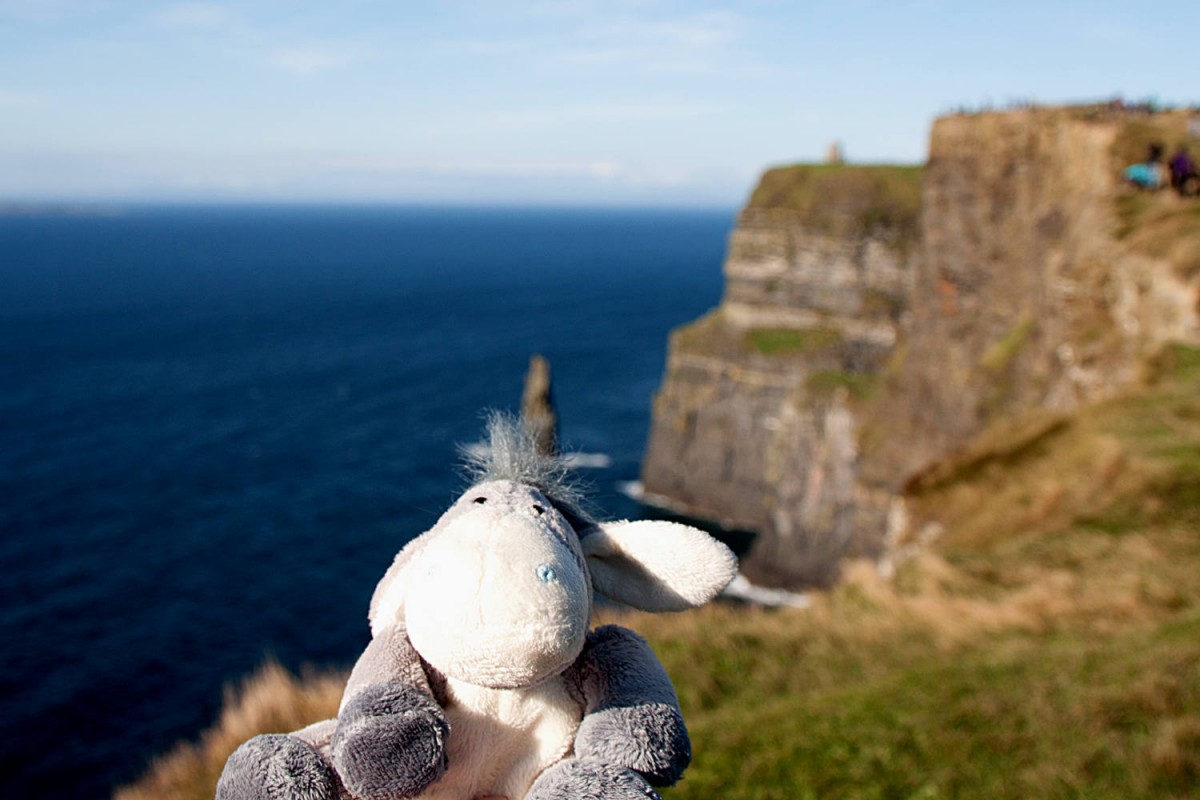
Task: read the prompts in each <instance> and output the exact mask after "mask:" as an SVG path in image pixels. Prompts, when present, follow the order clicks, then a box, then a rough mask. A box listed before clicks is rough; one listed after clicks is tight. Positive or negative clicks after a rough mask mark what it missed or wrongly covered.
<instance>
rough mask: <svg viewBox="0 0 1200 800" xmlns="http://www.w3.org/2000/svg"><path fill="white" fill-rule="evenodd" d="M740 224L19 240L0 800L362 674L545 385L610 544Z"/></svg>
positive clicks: (167, 219)
mask: <svg viewBox="0 0 1200 800" xmlns="http://www.w3.org/2000/svg"><path fill="white" fill-rule="evenodd" d="M732 224H733V212H732V211H727V210H721V211H716V210H714V211H697V210H687V211H664V210H655V211H631V210H507V209H505V210H499V209H453V208H437V209H425V208H393V207H270V208H267V207H171V208H155V207H131V208H125V209H120V210H117V211H114V212H113V213H103V214H91V215H87V214H69V213H61V214H53V213H50V214H42V215H34V214H26V215H12V214H10V215H8V216H0V797H30V798H35V797H36V798H100V797H105V796H107V795H108V794H109V793H110V792H111V791H112V789H113V787H114V786H115V785H117V784H120V783H123V782H127V781H129V780H131V779H133V778H135V777H136V776H137V775H138V774H140V773H141V772H142V771H143V770H144V768H145V767H146V765H147V763H148V762H149V760H150V759H151V758H152V757H153V756H154V755H156V754H159V753H162V752H164V751H166V750H167V749H169V748H170V747H171V746H172V745H173V744H174V743H175V742H176V741H178V740H180V739H182V738H194V737H195V736H196V735H197V734H198V733H199V732H200V730H201V729H202V728H203V727H205V726H206V725H207V724H209V723H210V722H212V721H213V720H214V718H215V715H216V712H217V710H218V708H219V706H220V702H221V697H222V690H223V687H225V686H226V685H227V684H229V683H230V682H232V681H235V680H237V679H238V678H240V677H241V676H244V675H245V674H247V673H249V672H251V671H253V670H254V669H255V668H256V667H257V666H259V665H260V664H261V663H262V662H263V661H264V659H266V658H268V657H274V658H277V659H279V660H280V661H282V662H283V663H284V664H285V665H287V666H289V667H292V668H299V667H301V666H302V665H306V664H313V665H316V666H334V667H345V666H348V665H350V664H351V663H352V662H353V661H354V659H355V657H356V656H357V654H358V653H359V652H360V651H361V650H362V648H363V647H364V645H365V644H366V641H367V638H368V629H367V624H366V610H367V603H368V600H369V598H370V595H371V591H372V590H373V589H374V586H375V583H376V581H377V580H378V579H379V578H380V577H381V576H382V574H383V571H384V570H385V569H386V567H387V566H388V564H389V563H390V562H391V559H392V556H393V555H394V554H395V552H396V551H397V550H398V549H399V548H400V547H401V546H402V545H403V544H404V543H405V542H406V541H408V540H409V539H410V538H412V537H414V536H415V535H417V534H419V533H420V532H421V531H423V530H425V529H426V528H427V527H429V525H430V524H432V522H433V521H434V520H435V519H436V518H437V516H438V515H439V513H440V512H441V511H442V509H444V508H445V507H446V505H448V504H449V502H451V501H452V500H453V498H454V497H455V495H456V494H457V492H458V491H460V490H461V489H462V488H463V482H462V478H461V474H460V473H459V472H458V470H457V462H458V456H457V454H456V446H458V445H460V444H469V443H472V442H475V441H477V440H478V439H479V437H480V433H481V430H482V416H481V415H482V413H483V412H484V411H485V410H487V409H500V410H515V409H516V408H517V406H518V404H519V398H520V394H521V388H522V380H523V376H524V372H525V370H526V368H527V366H528V362H529V358H530V356H531V355H532V354H534V353H541V354H543V355H545V356H546V357H547V358H549V360H550V362H551V365H552V368H553V372H554V392H555V399H556V401H557V405H558V411H559V417H560V420H561V438H562V439H563V440H564V442H565V443H566V445H567V446H568V447H569V448H570V449H572V450H576V451H579V452H581V453H585V454H589V455H590V456H591V457H590V458H588V459H585V463H588V464H591V465H592V466H591V467H589V468H584V469H582V470H581V474H582V477H583V478H584V479H586V481H587V482H589V483H590V484H591V485H592V487H593V489H594V494H593V499H594V500H595V502H596V504H597V505H598V507H599V509H600V510H601V511H602V512H603V513H604V514H606V515H608V516H609V517H634V516H638V515H640V514H643V513H644V510H643V509H642V508H641V507H640V506H638V505H637V503H635V502H634V501H633V500H630V499H629V498H628V497H626V496H624V495H623V494H622V493H621V492H620V491H619V487H620V486H621V484H622V483H623V482H628V481H634V480H636V479H637V477H638V472H639V464H640V459H641V456H642V451H643V448H644V445H645V442H646V437H647V433H648V428H649V421H650V407H651V398H652V395H653V393H654V391H655V390H656V389H657V387H658V385H659V383H660V381H661V378H662V372H663V367H664V357H665V349H666V341H667V334H668V332H669V331H670V329H671V328H672V327H675V326H677V325H680V324H681V323H684V322H686V321H688V320H690V319H692V318H694V317H696V316H697V315H699V314H701V313H703V312H704V311H705V310H707V309H709V308H711V307H712V306H714V305H715V304H716V303H717V302H718V300H719V295H720V291H721V275H720V265H721V260H722V258H723V255H724V249H725V239H726V237H727V235H728V233H729V231H730V229H731V227H732Z"/></svg>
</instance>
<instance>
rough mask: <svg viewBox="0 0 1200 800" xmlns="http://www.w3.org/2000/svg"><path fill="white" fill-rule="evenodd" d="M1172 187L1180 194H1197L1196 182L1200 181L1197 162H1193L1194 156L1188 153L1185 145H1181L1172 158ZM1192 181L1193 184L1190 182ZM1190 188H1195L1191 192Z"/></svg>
mask: <svg viewBox="0 0 1200 800" xmlns="http://www.w3.org/2000/svg"><path fill="white" fill-rule="evenodd" d="M1170 167H1171V186H1172V187H1173V188H1174V189H1175V190H1176V191H1177V192H1179V193H1180V194H1183V195H1186V194H1193V193H1195V192H1196V188H1195V187H1194V182H1195V181H1196V180H1197V179H1200V174H1198V173H1197V171H1196V162H1195V161H1193V160H1192V156H1191V154H1190V153H1188V149H1187V147H1186V146H1185V145H1180V146H1179V149H1178V150H1176V151H1175V155H1173V156H1171V162H1170ZM1189 179H1191V181H1192V182H1189ZM1189 186H1192V187H1193V188H1192V189H1191V191H1189V190H1188V189H1189Z"/></svg>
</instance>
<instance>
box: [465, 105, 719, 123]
mask: <svg viewBox="0 0 1200 800" xmlns="http://www.w3.org/2000/svg"><path fill="white" fill-rule="evenodd" d="M719 111H720V109H719V108H718V107H717V106H715V105H706V104H689V103H677V102H674V103H673V102H669V101H663V102H655V101H653V100H650V101H640V102H636V103H596V104H584V105H575V106H562V107H554V108H540V109H506V110H502V111H486V112H481V113H482V114H483V115H484V118H483V119H482V120H481V123H480V124H485V125H487V126H488V128H489V129H491V130H508V131H531V130H546V129H550V128H560V127H564V126H570V125H576V124H580V123H583V124H588V125H624V126H629V125H636V124H638V123H643V122H653V121H659V120H680V119H696V118H699V117H705V116H711V115H713V114H716V113H718V112H719Z"/></svg>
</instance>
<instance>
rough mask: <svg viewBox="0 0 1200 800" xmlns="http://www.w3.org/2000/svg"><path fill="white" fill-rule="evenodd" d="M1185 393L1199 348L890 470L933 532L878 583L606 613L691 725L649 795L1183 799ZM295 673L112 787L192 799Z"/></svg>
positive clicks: (1194, 686)
mask: <svg viewBox="0 0 1200 800" xmlns="http://www.w3.org/2000/svg"><path fill="white" fill-rule="evenodd" d="M1198 395H1200V351H1195V350H1190V349H1186V348H1176V349H1174V350H1172V351H1170V352H1169V353H1168V354H1166V355H1165V356H1164V358H1163V359H1162V362H1161V364H1160V377H1159V378H1158V380H1157V381H1156V382H1155V383H1154V384H1152V385H1150V386H1148V387H1146V388H1145V389H1144V390H1143V391H1140V392H1138V393H1135V394H1133V395H1131V396H1128V397H1125V398H1122V399H1119V400H1114V401H1111V402H1108V403H1105V404H1103V405H1101V406H1097V407H1095V408H1093V409H1089V410H1087V411H1085V412H1084V413H1082V414H1081V415H1079V416H1078V417H1077V418H1072V419H1071V420H1066V421H1059V420H1049V421H1047V420H1044V419H1042V420H1027V421H1026V422H1025V424H1012V425H1010V426H1008V427H1007V428H1005V429H997V430H994V431H991V432H989V434H988V435H987V436H985V437H984V438H982V439H981V440H980V442H979V444H978V445H977V447H976V448H975V449H974V450H973V451H970V452H966V453H964V454H963V455H962V457H961V458H960V459H958V460H957V461H956V462H954V463H952V464H950V465H948V466H947V467H945V468H944V469H943V470H942V471H941V472H939V473H938V474H931V475H927V476H925V477H924V478H923V479H922V481H919V482H917V483H916V484H915V485H914V486H913V487H912V490H911V497H910V500H911V505H912V507H913V509H914V513H915V514H916V515H917V517H918V520H920V518H921V517H922V516H923V515H926V514H928V512H929V510H930V509H932V508H936V509H937V510H938V512H939V518H940V519H941V520H943V522H944V525H945V530H944V532H943V534H942V536H941V539H940V540H939V542H938V544H937V546H936V548H935V550H936V554H933V553H926V554H924V555H922V556H919V557H917V558H914V559H913V560H911V561H909V562H907V563H906V564H904V565H903V566H902V567H901V568H900V570H899V572H898V574H897V576H896V579H895V580H894V581H892V582H890V583H884V582H882V581H880V580H879V579H878V578H876V577H874V573H873V571H872V570H869V569H860V570H855V571H852V572H851V574H850V575H849V579H848V580H847V581H846V583H845V584H844V585H843V586H841V587H840V588H839V589H837V590H836V591H834V592H833V593H831V594H829V595H827V596H824V597H822V598H820V599H819V600H818V601H817V603H816V605H815V607H814V608H812V609H809V610H807V611H761V610H748V609H743V608H735V607H725V606H713V607H709V608H706V609H702V610H699V611H697V612H692V613H687V614H682V615H674V616H670V617H661V616H651V615H640V614H639V615H632V616H629V617H625V618H623V620H622V621H623V622H625V624H628V625H630V626H631V627H634V628H636V629H638V630H640V631H641V632H642V633H643V634H645V635H646V636H647V637H648V638H649V639H650V640H651V642H652V644H653V645H654V647H655V649H656V650H657V652H658V653H659V654H660V656H661V658H662V660H663V662H664V664H666V666H667V669H668V671H669V672H670V674H671V675H672V678H673V679H674V681H675V683H676V686H677V688H678V691H679V696H680V701H681V703H682V705H683V707H684V712H685V716H686V718H687V719H688V723H689V727H690V729H691V732H692V738H693V745H694V748H695V751H696V755H695V761H694V763H693V766H692V768H691V769H690V770H689V772H688V774H687V776H686V777H685V779H684V781H683V782H682V783H681V784H680V785H679V786H677V787H675V788H673V789H669V790H666V791H665V792H664V794H665V796H666V797H667V798H668V800H682V799H683V798H691V797H696V798H708V797H713V796H720V797H723V798H730V799H731V800H736V798H747V800H749V798H756V799H757V800H763V799H769V798H808V797H814V798H815V797H821V798H952V797H964V798H1028V797H1039V798H1059V797H1061V798H1070V797H1083V796H1087V797H1089V798H1114V799H1115V798H1183V797H1193V796H1195V794H1194V792H1195V787H1196V786H1197V785H1200V534H1198V533H1197V530H1198V524H1200V410H1198V407H1197V405H1196V402H1195V398H1196V397H1197V396H1198ZM1086 486H1090V487H1093V488H1091V489H1087V490H1085V489H1084V488H1082V487H1086ZM1096 486H1099V487H1100V488H1099V489H1096V488H1095V487H1096ZM307 685H308V686H309V687H311V688H310V689H309V693H308V694H307V695H303V696H301V695H300V694H298V693H299V692H300V691H301V688H302V686H301V684H295V683H289V681H288V679H287V678H286V676H284V675H282V674H281V673H280V672H279V671H278V669H277V668H271V669H270V670H268V673H267V674H266V675H265V676H264V677H263V678H261V679H258V680H256V682H254V683H253V685H251V687H250V689H249V690H248V691H247V692H246V693H244V694H243V695H242V697H241V698H240V699H237V698H234V697H232V696H231V700H230V706H229V708H228V709H227V710H226V712H225V713H224V714H223V716H222V719H221V721H220V723H219V725H218V728H217V729H216V730H215V731H213V732H209V733H207V734H205V736H204V738H203V739H202V741H201V742H200V743H199V744H197V745H192V744H187V745H182V746H181V747H180V749H179V750H178V751H177V752H176V753H175V754H174V755H172V756H169V757H168V758H167V759H165V760H164V761H163V762H161V764H160V765H159V766H158V768H157V769H156V771H155V772H153V773H152V774H151V775H150V776H148V777H147V779H146V780H145V782H144V783H143V784H142V786H141V787H140V788H139V789H137V790H130V791H128V792H126V793H124V794H121V795H119V797H121V798H122V800H140V798H149V797H155V798H167V799H171V798H180V799H181V798H201V797H211V796H212V783H213V781H214V780H215V777H216V775H217V774H218V772H219V770H220V765H221V763H222V762H223V761H224V758H225V756H226V754H227V753H228V752H229V751H230V749H232V747H233V746H235V745H236V743H237V742H239V741H241V740H243V739H244V738H246V737H247V736H249V735H250V733H251V732H253V731H255V730H265V729H274V730H287V729H290V728H294V727H296V726H298V725H300V724H301V723H302V722H303V721H304V720H306V719H315V718H319V717H322V716H325V715H328V714H329V713H331V710H332V708H333V707H335V706H336V702H337V686H338V682H337V679H336V678H329V679H327V681H326V683H325V684H324V686H315V685H314V683H313V681H312V680H310V681H309V683H308V684H307Z"/></svg>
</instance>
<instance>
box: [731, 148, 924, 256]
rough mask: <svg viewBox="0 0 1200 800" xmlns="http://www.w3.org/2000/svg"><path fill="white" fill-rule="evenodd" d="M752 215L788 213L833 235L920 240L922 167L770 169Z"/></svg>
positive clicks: (752, 200)
mask: <svg viewBox="0 0 1200 800" xmlns="http://www.w3.org/2000/svg"><path fill="white" fill-rule="evenodd" d="M746 210H747V211H776V210H778V211H789V212H792V213H794V214H796V215H797V216H799V218H800V220H801V221H802V222H803V223H804V224H805V225H806V226H808V227H812V228H815V229H816V230H819V231H823V232H826V233H829V234H832V235H859V234H863V233H870V232H871V231H873V230H878V229H881V228H883V229H891V230H892V231H893V232H895V233H897V234H899V235H900V236H902V237H904V238H915V237H916V235H917V232H918V229H919V225H920V217H921V167H920V166H900V165H863V166H859V165H847V164H795V165H792V166H787V167H776V168H774V169H770V170H768V171H767V172H766V173H765V174H764V175H763V176H762V179H761V180H760V181H759V183H758V186H757V187H756V188H755V190H754V193H753V194H752V195H751V196H750V201H749V203H747V205H746Z"/></svg>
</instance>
